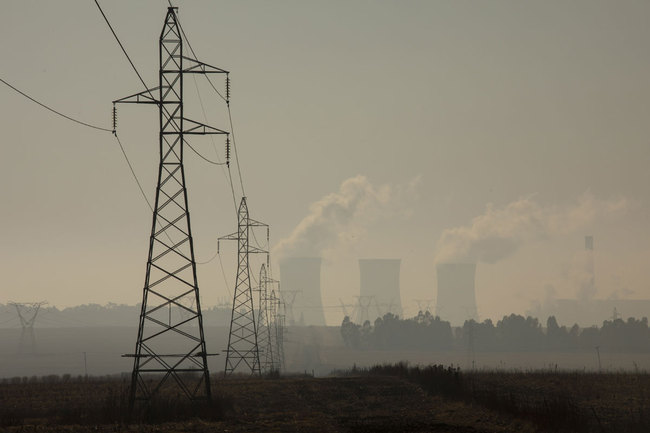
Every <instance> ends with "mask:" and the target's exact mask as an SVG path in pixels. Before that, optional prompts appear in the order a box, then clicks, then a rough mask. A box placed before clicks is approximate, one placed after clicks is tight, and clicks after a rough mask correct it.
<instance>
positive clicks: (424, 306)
mask: <svg viewBox="0 0 650 433" xmlns="http://www.w3.org/2000/svg"><path fill="white" fill-rule="evenodd" d="M414 301H415V303H416V304H418V313H419V312H420V311H421V312H423V313H426V312H427V311H428V312H431V303H432V302H433V299H414Z"/></svg>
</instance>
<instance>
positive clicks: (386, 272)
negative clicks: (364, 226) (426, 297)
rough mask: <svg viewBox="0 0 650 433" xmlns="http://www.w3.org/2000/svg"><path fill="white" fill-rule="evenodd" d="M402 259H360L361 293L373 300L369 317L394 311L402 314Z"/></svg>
mask: <svg viewBox="0 0 650 433" xmlns="http://www.w3.org/2000/svg"><path fill="white" fill-rule="evenodd" d="M400 263H401V260H400V259H359V273H360V276H361V286H360V287H361V289H360V293H359V294H360V295H361V297H362V298H365V299H368V300H370V299H371V300H372V301H371V304H370V311H369V316H368V319H369V320H370V322H371V323H372V322H374V320H375V319H376V318H377V316H383V315H384V314H386V313H393V314H395V315H396V316H401V315H402V300H401V298H400V289H399V270H400Z"/></svg>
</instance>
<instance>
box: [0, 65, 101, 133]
mask: <svg viewBox="0 0 650 433" xmlns="http://www.w3.org/2000/svg"><path fill="white" fill-rule="evenodd" d="M0 81H2V82H3V83H4V84H5V85H7V86H8V87H10V88H12V89H13V90H15V91H16V92H18V93H20V94H21V95H23V96H24V97H25V98H27V99H29V100H30V101H32V102H35V103H37V104H38V105H40V106H41V107H43V108H45V109H47V110H50V111H51V112H52V113H54V114H57V115H59V116H61V117H64V118H66V119H68V120H71V121H73V122H75V123H78V124H80V125H83V126H87V127H89V128H93V129H98V130H100V131H106V132H112V130H110V129H108V128H102V127H101V126H95V125H91V124H90V123H86V122H82V121H81V120H77V119H74V118H72V117H70V116H67V115H65V114H63V113H61V112H60V111H57V110H55V109H54V108H51V107H49V106H47V105H45V104H43V103H42V102H39V101H37V100H36V99H34V98H32V97H31V96H29V95H28V94H27V93H25V92H23V91H22V90H19V89H17V88H16V87H14V86H12V85H11V84H9V83H7V82H6V81H5V80H3V79H2V78H0Z"/></svg>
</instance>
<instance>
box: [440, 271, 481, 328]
mask: <svg viewBox="0 0 650 433" xmlns="http://www.w3.org/2000/svg"><path fill="white" fill-rule="evenodd" d="M436 270H437V271H438V298H437V300H436V315H438V316H440V318H441V319H443V320H447V321H449V322H451V325H452V326H462V325H463V323H465V320H468V319H474V320H477V319H478V314H477V312H476V295H475V293H474V277H475V274H476V264H475V263H440V264H438V265H437V266H436Z"/></svg>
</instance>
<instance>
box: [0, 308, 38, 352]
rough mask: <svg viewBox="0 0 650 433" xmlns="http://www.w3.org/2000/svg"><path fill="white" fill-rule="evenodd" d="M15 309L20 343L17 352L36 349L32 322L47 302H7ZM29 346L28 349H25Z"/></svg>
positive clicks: (34, 321)
mask: <svg viewBox="0 0 650 433" xmlns="http://www.w3.org/2000/svg"><path fill="white" fill-rule="evenodd" d="M7 305H12V306H13V307H14V308H15V309H16V313H17V314H18V319H20V327H21V333H20V343H19V344H18V353H24V352H27V351H29V352H35V351H36V334H35V333H34V323H36V317H37V316H38V312H39V311H40V309H41V307H42V306H43V305H47V302H9V303H8V304H7ZM27 346H29V350H28V349H27Z"/></svg>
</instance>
